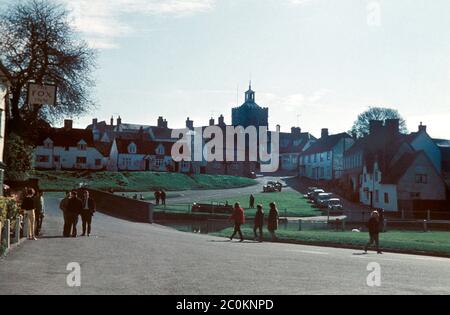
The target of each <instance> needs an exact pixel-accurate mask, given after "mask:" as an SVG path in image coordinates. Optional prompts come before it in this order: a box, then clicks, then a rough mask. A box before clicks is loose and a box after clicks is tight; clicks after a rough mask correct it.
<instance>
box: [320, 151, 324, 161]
mask: <svg viewBox="0 0 450 315" xmlns="http://www.w3.org/2000/svg"><path fill="white" fill-rule="evenodd" d="M323 155H324V153H320V162H323V160H324V156H323Z"/></svg>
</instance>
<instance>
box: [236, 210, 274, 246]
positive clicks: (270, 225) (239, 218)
mask: <svg viewBox="0 0 450 315" xmlns="http://www.w3.org/2000/svg"><path fill="white" fill-rule="evenodd" d="M269 207H270V211H269V215H268V218H267V230H268V231H269V233H270V235H271V237H272V241H276V240H277V236H276V234H275V232H276V230H278V220H279V213H278V209H277V205H276V204H275V202H272V203H270V205H269ZM230 220H231V221H233V222H234V232H233V234H232V235H231V236H230V240H233V238H234V237H235V236H236V234H239V237H240V242H243V241H244V236H243V235H242V231H241V226H242V225H243V224H245V211H244V209H243V208H242V207H241V205H240V204H239V203H236V204H235V205H234V209H233V213H232V215H231V217H230ZM264 222H265V214H264V209H263V206H262V205H260V204H259V205H257V206H256V214H255V220H254V225H253V233H254V236H255V237H254V240H255V241H259V242H262V241H263V227H264Z"/></svg>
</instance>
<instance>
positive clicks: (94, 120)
mask: <svg viewBox="0 0 450 315" xmlns="http://www.w3.org/2000/svg"><path fill="white" fill-rule="evenodd" d="M97 123H98V119H97V118H94V119H92V126H93V127H95V126H97Z"/></svg>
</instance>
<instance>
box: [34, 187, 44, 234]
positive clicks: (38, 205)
mask: <svg viewBox="0 0 450 315" xmlns="http://www.w3.org/2000/svg"><path fill="white" fill-rule="evenodd" d="M34 204H35V209H36V210H35V216H36V227H35V230H36V231H35V234H36V236H39V235H40V234H41V228H42V222H43V221H44V217H45V204H44V194H43V193H42V191H40V190H39V191H38V193H37V194H36V195H35V197H34Z"/></svg>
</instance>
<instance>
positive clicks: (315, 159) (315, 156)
mask: <svg viewBox="0 0 450 315" xmlns="http://www.w3.org/2000/svg"><path fill="white" fill-rule="evenodd" d="M316 162H317V153H316V154H314V163H316Z"/></svg>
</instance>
